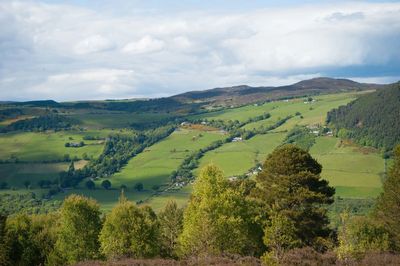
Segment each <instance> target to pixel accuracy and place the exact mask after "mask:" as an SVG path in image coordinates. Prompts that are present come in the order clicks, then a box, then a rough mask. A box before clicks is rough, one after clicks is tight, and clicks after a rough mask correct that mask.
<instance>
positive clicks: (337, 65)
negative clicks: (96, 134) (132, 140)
mask: <svg viewBox="0 0 400 266" xmlns="http://www.w3.org/2000/svg"><path fill="white" fill-rule="evenodd" d="M317 76H330V77H344V78H351V79H355V80H358V81H365V82H378V83H389V82H393V81H397V80H399V79H400V3H396V1H368V2H365V1H354V2H349V1H342V2H341V1H289V0H283V1H282V0H280V1H258V0H209V1H205V0H197V1H194V0H192V1H185V0H174V1H167V0H158V1H156V0H142V1H132V0H129V1H128V0H127V1H121V0H113V1H105V0H104V1H101V0H86V1H84V0H82V1H78V0H73V1H60V0H46V1H11V0H0V100H33V99H55V100H59V101H64V100H78V99H81V100H82V99H111V98H113V99H116V98H133V97H160V96H168V95H173V94H177V93H180V92H184V91H189V90H202V89H209V88H214V87H221V86H232V85H240V84H248V85H252V86H259V85H283V84H290V83H294V82H297V81H300V80H303V79H307V78H311V77H317Z"/></svg>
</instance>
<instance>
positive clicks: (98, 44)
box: [74, 35, 113, 54]
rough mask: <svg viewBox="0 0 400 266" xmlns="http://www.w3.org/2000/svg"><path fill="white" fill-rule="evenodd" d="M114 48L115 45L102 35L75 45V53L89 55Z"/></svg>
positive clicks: (91, 37)
mask: <svg viewBox="0 0 400 266" xmlns="http://www.w3.org/2000/svg"><path fill="white" fill-rule="evenodd" d="M112 47H113V43H112V42H111V41H110V40H108V39H106V38H104V37H102V36H101V35H93V36H89V37H87V38H85V39H84V40H82V41H80V42H78V43H77V44H76V45H75V48H74V50H75V53H77V54H88V53H94V52H101V51H105V50H108V49H111V48H112Z"/></svg>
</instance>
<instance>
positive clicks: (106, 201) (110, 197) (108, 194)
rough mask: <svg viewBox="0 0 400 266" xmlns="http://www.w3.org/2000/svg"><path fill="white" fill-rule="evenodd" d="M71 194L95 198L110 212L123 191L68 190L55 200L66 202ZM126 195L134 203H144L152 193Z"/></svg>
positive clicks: (134, 192)
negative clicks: (65, 199)
mask: <svg viewBox="0 0 400 266" xmlns="http://www.w3.org/2000/svg"><path fill="white" fill-rule="evenodd" d="M71 194H78V195H83V196H85V197H89V198H93V199H95V200H97V202H98V203H99V204H100V207H101V209H102V210H103V211H105V212H108V211H110V210H111V209H112V208H113V207H114V206H115V204H116V203H117V202H118V199H119V197H120V195H121V191H120V190H119V189H110V190H105V189H102V188H101V189H100V188H99V189H95V190H88V189H74V190H68V191H67V192H66V193H59V194H57V195H56V196H55V197H54V199H55V200H64V198H66V197H68V196H69V195H71ZM124 194H125V196H126V197H127V199H128V200H131V201H133V202H138V201H142V200H145V199H146V198H148V197H149V196H150V195H151V192H149V191H142V192H137V191H125V192H124Z"/></svg>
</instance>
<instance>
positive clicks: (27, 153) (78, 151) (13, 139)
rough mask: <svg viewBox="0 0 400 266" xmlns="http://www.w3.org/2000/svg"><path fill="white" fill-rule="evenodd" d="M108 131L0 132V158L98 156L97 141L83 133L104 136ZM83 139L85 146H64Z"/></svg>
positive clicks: (45, 158)
mask: <svg viewBox="0 0 400 266" xmlns="http://www.w3.org/2000/svg"><path fill="white" fill-rule="evenodd" d="M107 134H108V132H106V131H98V132H86V131H85V132H77V131H60V132H41V133H33V132H26V133H10V134H2V135H1V138H0V160H7V159H11V158H12V157H14V158H15V157H16V158H18V159H19V160H21V161H38V162H40V161H52V160H62V159H63V157H64V155H65V154H69V156H70V158H73V157H75V156H76V157H78V158H82V156H83V154H84V153H86V155H87V156H88V157H94V158H96V157H98V156H99V155H100V154H101V152H102V149H103V143H102V142H99V141H93V140H91V141H87V140H85V141H84V140H83V136H85V135H99V136H106V135H107ZM80 141H84V142H85V144H87V145H85V146H83V147H80V148H66V147H65V146H64V145H65V143H66V142H80Z"/></svg>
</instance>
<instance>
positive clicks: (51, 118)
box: [1, 114, 78, 133]
mask: <svg viewBox="0 0 400 266" xmlns="http://www.w3.org/2000/svg"><path fill="white" fill-rule="evenodd" d="M77 123H78V121H76V120H74V119H72V118H69V117H66V116H62V115H57V114H48V115H41V116H38V117H34V118H29V119H22V120H18V121H16V122H13V123H11V124H9V125H8V126H6V127H4V128H2V129H1V133H6V132H12V131H46V130H67V129H70V128H71V127H72V126H73V125H74V124H77Z"/></svg>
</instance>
